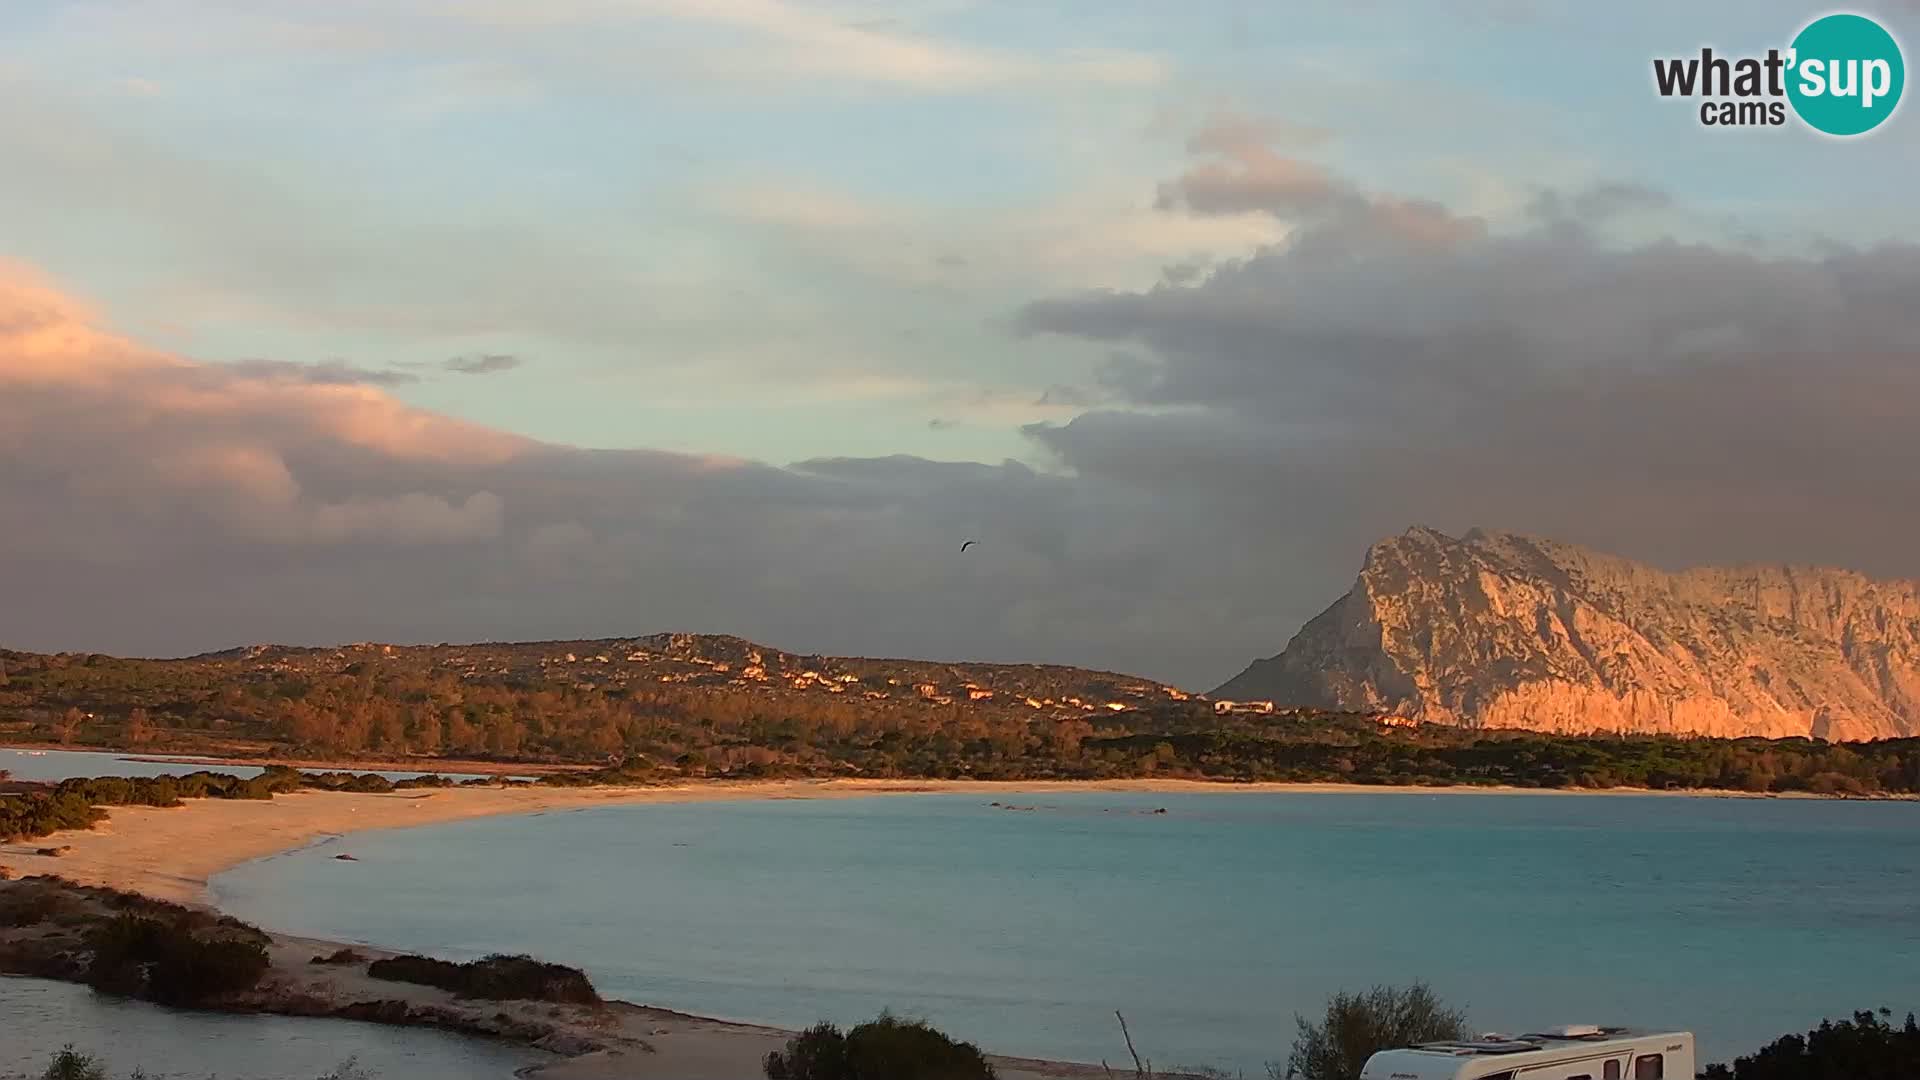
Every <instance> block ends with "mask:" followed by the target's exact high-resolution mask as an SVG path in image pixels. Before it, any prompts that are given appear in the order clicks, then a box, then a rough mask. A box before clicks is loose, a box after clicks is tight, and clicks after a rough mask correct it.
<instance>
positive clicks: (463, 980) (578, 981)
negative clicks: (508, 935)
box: [367, 953, 600, 1005]
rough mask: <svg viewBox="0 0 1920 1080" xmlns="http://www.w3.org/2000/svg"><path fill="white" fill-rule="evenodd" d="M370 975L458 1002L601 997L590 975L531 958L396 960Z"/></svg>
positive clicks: (370, 969) (583, 1001)
mask: <svg viewBox="0 0 1920 1080" xmlns="http://www.w3.org/2000/svg"><path fill="white" fill-rule="evenodd" d="M367 974H368V975H370V976H372V977H374V978H376V979H385V980H387V981H389V982H410V983H417V984H419V985H421V986H434V987H438V988H440V989H442V990H446V991H449V992H450V993H453V994H457V995H459V996H460V997H468V998H482V999H485V1000H488V1001H551V1002H557V1003H559V1004H571V1005H593V1004H597V1003H599V1001H600V994H599V993H598V992H597V991H595V990H594V988H593V983H592V981H590V980H589V979H588V978H587V976H586V973H585V972H583V971H581V970H579V969H578V968H570V967H566V966H565V965H562V964H548V963H543V962H541V961H539V960H535V959H534V958H533V957H531V956H505V955H501V954H498V953H496V954H494V955H492V956H488V957H484V958H482V959H479V960H473V961H469V962H468V963H464V964H456V963H453V962H451V961H447V960H436V959H434V958H433V957H431V956H417V955H412V954H409V955H406V956H395V957H389V958H388V959H385V960H375V961H374V962H373V963H371V964H368V965H367Z"/></svg>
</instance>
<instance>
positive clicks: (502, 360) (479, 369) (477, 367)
mask: <svg viewBox="0 0 1920 1080" xmlns="http://www.w3.org/2000/svg"><path fill="white" fill-rule="evenodd" d="M521 363H522V361H521V359H520V358H519V357H518V356H513V355H511V354H508V353H481V354H479V355H477V356H456V357H454V358H452V359H451V360H448V361H447V362H446V363H444V364H442V365H440V366H441V367H443V368H445V369H446V370H448V371H451V372H453V373H454V374H456V375H492V374H494V373H496V372H501V371H512V370H513V369H514V368H517V367H519V366H520V365H521Z"/></svg>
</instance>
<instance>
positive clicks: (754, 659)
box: [0, 634, 1920, 794]
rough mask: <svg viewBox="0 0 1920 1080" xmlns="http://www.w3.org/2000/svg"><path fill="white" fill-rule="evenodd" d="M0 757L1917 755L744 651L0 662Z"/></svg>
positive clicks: (1892, 745)
mask: <svg viewBox="0 0 1920 1080" xmlns="http://www.w3.org/2000/svg"><path fill="white" fill-rule="evenodd" d="M0 667H4V671H5V676H4V684H0V738H4V739H11V740H15V741H32V742H47V743H59V744H66V745H71V746H74V747H86V746H95V747H106V746H111V747H116V748H143V749H147V750H151V751H162V750H164V751H170V752H183V751H184V752H214V753H234V754H238V753H251V754H263V753H271V754H277V755H285V756H288V757H292V758H296V759H302V758H303V759H309V760H321V759H349V760H351V759H361V760H374V759H383V760H393V759H401V758H404V759H407V760H415V759H418V760H419V763H420V764H421V765H422V766H423V767H431V766H432V764H433V763H434V761H435V760H437V759H462V760H472V759H481V760H494V761H500V762H514V763H523V764H562V763H573V764H590V765H607V764H620V765H622V766H623V768H622V772H623V774H625V775H658V776H661V777H663V778H665V777H674V776H728V777H742V778H747V777H764V776H798V775H811V776H843V775H857V776H871V777H975V778H982V779H987V778H995V779H1036V778H1066V779H1090V778H1104V777H1137V776H1168V777H1194V778H1206V779H1221V780H1289V781H1348V782H1355V783H1369V784H1397V785H1407V784H1463V783H1464V784H1515V785H1520V786H1530V787H1612V786H1621V785H1626V786H1646V787H1654V788H1668V787H1710V788H1724V789H1730V790H1741V791H1751V792H1794V791H1812V792H1819V793H1826V794H1880V793H1908V792H1913V791H1915V790H1916V789H1920V740H1916V739H1890V740H1881V741H1878V742H1870V743H1827V742H1822V741H1819V740H1811V739H1773V740H1768V739H1758V738H1748V739H1691V738H1675V737H1661V736H1631V737H1619V736H1571V735H1553V736H1547V735H1540V734H1534V733H1529V732H1524V731H1512V730H1500V731H1493V730H1482V729H1475V728H1465V727H1455V726H1449V725H1442V724H1411V723H1407V722H1405V721H1404V719H1403V718H1401V717H1393V716H1384V715H1380V714H1372V713H1361V712H1340V711H1328V710H1319V709H1288V708H1285V707H1284V703H1283V704H1282V707H1280V708H1276V709H1275V710H1274V711H1272V712H1257V711H1238V712H1233V713H1227V714H1220V713H1217V712H1216V709H1215V705H1216V703H1215V702H1212V701H1209V700H1207V699H1206V698H1205V697H1203V696H1200V695H1189V694H1187V693H1184V692H1182V691H1180V690H1179V689H1177V688H1174V687H1169V686H1166V685H1163V684H1159V683H1155V682H1152V681H1149V680H1145V679H1139V678H1134V677H1131V676H1126V675H1119V674H1114V673H1111V672H1097V671H1088V670H1083V669H1078V668H1070V667H1057V666H1045V665H1009V664H979V663H960V664H947V663H934V662H927V661H915V660H884V659H863V658H845V657H826V656H803V655H798V654H793V653H787V652H782V651H779V650H776V649H772V648H768V647H765V646H761V645H756V644H754V643H752V642H749V641H745V640H742V639H740V638H734V637H725V636H711V635H691V634H660V635H653V636H644V637H634V638H620V639H604V640H593V641H554V642H531V643H518V644H503V643H488V644H473V645H435V646H390V645H373V644H360V645H351V646H345V647H341V648H321V649H311V648H288V647H281V646H255V647H251V648H245V649H236V650H230V651H226V652H221V653H212V654H206V655H202V656H196V657H189V658H185V659H177V660H132V659H120V658H115V657H108V656H102V655H97V654H58V655H44V654H33V653H21V652H5V651H0Z"/></svg>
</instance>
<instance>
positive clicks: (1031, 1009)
mask: <svg viewBox="0 0 1920 1080" xmlns="http://www.w3.org/2000/svg"><path fill="white" fill-rule="evenodd" d="M992 801H993V800H992V799H990V798H989V797H987V796H972V795H966V794H961V795H911V796H889V797H881V798H868V799H851V800H836V801H826V802H808V801H777V800H770V801H739V802H724V803H704V804H682V805H632V806H615V807H603V808H591V809H585V810H576V811H568V812H559V813H549V814H544V815H535V816H530V817H519V818H489V819H478V820H471V821H464V822H459V823H456V824H448V825H440V826H434V827H430V828H424V829H414V830H397V831H389V832H379V833H363V834H357V835H352V836H349V837H346V838H344V839H341V840H338V841H334V842H330V843H327V844H323V845H321V846H318V847H316V848H311V849H305V850H302V851H299V852H294V853H289V854H286V855H282V856H276V857H274V858H270V859H266V860H261V861H258V862H255V863H251V864H248V865H246V866H243V867H240V868H236V869H235V870H233V871H231V872H229V873H227V874H224V875H221V876H220V877H218V878H216V879H215V882H214V888H215V892H216V896H217V899H218V901H219V903H220V904H221V906H223V907H225V908H227V909H228V910H231V911H232V912H233V913H235V914H237V915H239V916H241V917H242V918H245V919H248V920H250V921H254V922H257V923H260V924H263V925H266V926H270V927H273V928H276V929H284V930H289V931H293V932H297V933H305V934H311V935H314V936H320V937H329V938H337V939H342V940H356V941H364V942H368V943H372V944H378V945H383V946H389V947H399V948H408V949H417V950H422V951H431V952H435V953H439V954H442V955H446V956H450V957H457V958H465V957H473V956H478V955H481V954H483V953H486V952H490V951H498V950H505V951H524V952H530V953H533V954H535V955H538V956H541V957H543V958H545V959H549V960H554V961H558V962H561V963H567V964H574V965H579V966H581V967H584V968H586V969H587V970H588V971H589V972H590V973H591V974H592V975H593V977H594V978H595V980H596V982H597V983H598V984H599V985H600V987H601V989H602V991H603V992H605V993H607V994H609V995H610V996H616V997H621V998H626V999H628V1000H633V1001H637V1002H643V1003H650V1004H660V1005H666V1006H669V1007H672V1008H676V1009H681V1010H685V1011H690V1012H695V1013H701V1014H705V1015H713V1016H721V1017H727V1018H734V1019H746V1020H756V1021H762V1022H769V1023H775V1024H780V1025H783V1026H789V1027H795V1026H801V1025H805V1024H808V1023H811V1022H813V1021H815V1020H818V1019H821V1018H831V1019H834V1020H838V1021H841V1022H853V1021H858V1020H860V1019H863V1018H866V1017H870V1016H871V1015H873V1014H874V1013H876V1012H878V1011H879V1010H880V1009H882V1008H892V1009H894V1010H895V1011H898V1012H904V1013H908V1014H912V1015H916V1016H924V1017H927V1018H928V1019H930V1020H932V1021H933V1022H935V1023H936V1024H938V1025H940V1026H941V1027H943V1028H946V1029H948V1030H950V1031H952V1032H954V1033H955V1034H957V1035H960V1036H962V1037H965V1038H968V1039H973V1040H975V1041H978V1042H980V1043H981V1044H982V1045H984V1046H986V1047H988V1048H990V1049H992V1050H994V1051H996V1052H1001V1053H1012V1054H1021V1055H1030V1056H1038V1057H1051V1058H1070V1059H1077V1060H1089V1061H1097V1060H1099V1059H1101V1058H1103V1057H1104V1058H1107V1059H1109V1060H1112V1059H1115V1058H1117V1057H1118V1056H1120V1055H1123V1054H1124V1048H1123V1047H1122V1046H1121V1045H1120V1042H1119V1037H1118V1031H1117V1029H1116V1028H1115V1026H1114V1021H1113V1010H1114V1009H1120V1010H1122V1011H1124V1012H1125V1013H1126V1015H1127V1017H1128V1021H1129V1023H1130V1024H1131V1025H1132V1028H1133V1032H1134V1037H1135V1040H1136V1042H1137V1043H1139V1044H1140V1045H1141V1047H1142V1050H1143V1052H1144V1053H1147V1054H1150V1055H1151V1056H1152V1057H1153V1058H1154V1059H1155V1061H1156V1062H1158V1063H1160V1064H1161V1065H1163V1066H1172V1065H1199V1064H1206V1065H1214V1066H1218V1067H1225V1068H1229V1069H1241V1070H1245V1071H1246V1072H1247V1073H1248V1074H1249V1075H1260V1074H1261V1073H1263V1072H1264V1065H1263V1063H1264V1062H1265V1061H1267V1060H1269V1059H1274V1058H1281V1057H1284V1056H1285V1053H1286V1049H1287V1045H1288V1043H1289V1042H1290V1041H1291V1038H1292V1034H1293V1016H1294V1014H1295V1013H1296V1012H1310V1011H1312V1010H1314V1009H1316V1008H1317V1007H1318V1006H1319V1004H1320V1003H1321V1002H1322V1001H1323V1000H1324V999H1325V997H1326V995H1327V994H1329V993H1331V992H1333V991H1334V990H1337V989H1340V988H1342V987H1349V988H1358V987H1363V986H1365V985H1368V984H1370V983H1373V982H1381V981H1384V982H1406V981H1409V980H1412V979H1415V978H1424V979H1426V980H1428V981H1430V982H1431V983H1433V984H1434V986H1435V987H1436V989H1437V990H1439V991H1440V992H1441V993H1442V994H1443V995H1444V996H1446V997H1447V998H1449V999H1451V1000H1454V1001H1456V1002H1458V1003H1461V1004H1463V1005H1465V1006H1467V1008H1468V1010H1469V1013H1470V1015H1471V1019H1472V1022H1473V1024H1474V1025H1475V1026H1476V1027H1479V1028H1484V1029H1492V1028H1500V1029H1505V1030H1512V1029H1514V1028H1520V1027H1536V1026H1540V1025H1546V1024H1559V1023H1570V1022H1596V1023H1629V1024H1646V1025H1662V1026H1665V1025H1672V1026H1678V1027H1687V1028H1691V1029H1693V1030H1695V1031H1696V1032H1697V1033H1698V1034H1699V1035H1700V1037H1701V1042H1702V1047H1703V1054H1704V1055H1705V1059H1706V1060H1716V1059H1719V1058H1724V1057H1727V1056H1730V1055H1732V1054H1734V1053H1739V1052H1746V1051H1749V1050H1751V1049H1753V1048H1755V1047H1757V1046H1758V1045H1760V1044H1761V1043H1763V1042H1765V1041H1768V1040H1770V1039H1772V1038H1773V1037H1775V1036H1777V1035H1779V1034H1781V1033H1784V1032H1787V1031H1792V1030H1803V1029H1804V1028H1806V1027H1808V1026H1810V1025H1812V1024H1813V1023H1815V1022H1816V1021H1818V1020H1819V1019H1820V1018H1822V1017H1824V1016H1831V1015H1839V1014H1842V1013H1845V1012H1849V1011H1851V1010H1854V1009H1858V1008H1868V1007H1880V1006H1886V1007H1889V1008H1893V1009H1895V1010H1896V1011H1899V1012H1902V1013H1904V1012H1905V1011H1906V1010H1908V1009H1915V1008H1920V980H1916V979H1915V978H1914V977H1913V971H1914V969H1915V965H1916V962H1920V804H1915V803H1905V802H1873V803H1866V802H1840V801H1809V800H1766V799H1717V798H1672V797H1655V796H1570V795H1569V796H1554V795H1519V794H1464V793H1435V794H1427V793H1401V792H1394V793H1380V794H1318V793H1316V794H1305V793H1302V794H1289V793H1265V792H1263V793H1222V794H1185V793H1181V794H1159V793H1148V794H1135V793H1111V792H1086V793H1060V794H1048V795H1044V796H1032V797H1018V796H1016V797H1012V799H1011V801H1012V802H1014V803H1015V804H1017V806H1018V808H1007V807H996V806H993V805H990V803H991V802H992ZM1162 808H1164V809H1165V810H1166V811H1167V812H1166V813H1164V814H1161V813H1155V812H1154V811H1156V810H1159V809H1162ZM342 851H347V852H351V853H352V854H354V855H355V856H356V858H357V860H358V861H356V862H340V861H336V860H334V859H332V858H331V856H332V855H334V854H338V853H340V852H342Z"/></svg>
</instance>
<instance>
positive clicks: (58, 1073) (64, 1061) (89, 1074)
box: [40, 1043, 107, 1080]
mask: <svg viewBox="0 0 1920 1080" xmlns="http://www.w3.org/2000/svg"><path fill="white" fill-rule="evenodd" d="M40 1080H107V1070H105V1069H103V1068H101V1067H100V1062H99V1060H98V1059H96V1058H94V1057H93V1056H92V1055H90V1054H82V1053H78V1052H77V1051H75V1050H74V1048H73V1044H72V1043H68V1044H67V1045H66V1046H64V1047H62V1048H61V1049H60V1052H59V1053H57V1054H55V1055H53V1060H52V1061H50V1062H48V1063H47V1071H46V1072H43V1073H41V1074H40Z"/></svg>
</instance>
